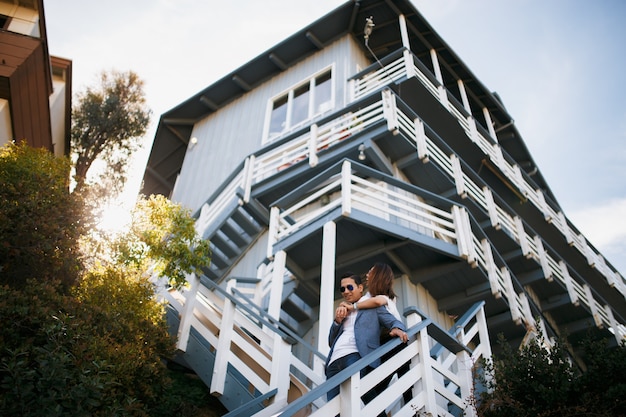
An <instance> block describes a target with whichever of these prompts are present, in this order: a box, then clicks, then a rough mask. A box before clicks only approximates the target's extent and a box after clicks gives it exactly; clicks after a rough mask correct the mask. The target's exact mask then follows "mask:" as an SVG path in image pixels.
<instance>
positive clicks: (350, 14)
mask: <svg viewBox="0 0 626 417" xmlns="http://www.w3.org/2000/svg"><path fill="white" fill-rule="evenodd" d="M399 15H404V17H405V19H406V22H407V27H408V31H409V34H408V35H409V43H410V45H411V51H412V52H413V53H414V54H415V55H416V56H417V57H418V58H419V59H420V60H422V62H429V61H430V50H431V49H435V50H436V51H437V54H438V60H439V64H440V66H441V67H442V69H443V70H444V71H445V72H447V73H448V74H450V75H452V76H453V77H454V80H456V79H462V80H463V82H464V84H465V87H466V89H467V91H468V95H470V96H471V97H472V98H473V100H475V101H476V102H478V103H480V104H481V105H482V106H484V107H487V108H488V109H489V111H490V114H491V116H492V118H493V122H494V124H495V126H496V128H498V127H499V128H500V131H501V133H502V135H506V136H507V140H506V141H505V142H503V143H501V146H502V147H503V148H504V149H505V151H506V152H507V153H508V154H509V155H511V156H512V157H513V158H514V159H515V160H516V161H517V162H518V163H520V165H523V167H524V169H525V170H527V171H528V172H531V171H534V173H533V180H534V181H535V182H536V183H537V185H538V186H539V187H540V188H541V189H542V190H543V191H544V192H545V193H547V195H548V196H549V197H550V198H551V199H552V200H553V201H555V202H556V199H555V198H554V195H553V194H552V192H551V191H550V189H549V188H548V185H547V184H546V182H545V180H544V179H543V177H542V175H541V173H540V172H539V171H538V170H536V165H535V163H534V161H533V160H532V158H531V156H530V153H529V152H528V149H527V148H526V145H525V144H524V142H523V140H522V139H521V136H520V135H519V133H518V132H517V129H516V127H515V125H514V123H513V119H512V118H511V116H510V115H509V114H508V112H507V111H506V109H505V107H504V105H503V103H502V102H501V101H500V99H499V97H498V96H497V94H495V93H492V92H490V91H489V90H488V89H487V88H485V86H483V84H482V83H481V82H480V81H479V80H478V79H477V78H476V77H475V76H474V74H472V72H471V71H470V69H469V68H468V67H467V66H466V65H465V64H464V63H463V62H462V61H461V59H460V58H459V57H458V56H457V55H456V54H455V53H454V51H453V50H452V49H451V48H450V47H449V46H448V45H447V44H446V43H445V41H444V40H443V39H442V38H441V37H440V36H439V35H438V34H437V33H436V32H435V30H434V29H433V28H432V27H431V26H430V24H429V23H428V22H427V21H426V19H425V18H424V17H423V16H422V15H421V14H420V13H419V12H418V10H417V9H416V8H415V7H414V6H413V4H412V3H411V1H410V0H351V1H348V2H346V3H344V4H343V5H341V6H339V7H337V8H336V9H335V10H333V11H331V12H329V13H328V14H326V15H325V16H323V17H321V18H320V19H318V20H316V21H315V22H313V23H311V24H310V25H308V26H306V27H304V28H303V29H301V30H300V31H298V32H296V33H294V34H293V35H291V36H290V37H288V38H287V39H285V40H284V41H282V42H280V43H278V44H277V45H275V46H273V47H271V48H270V49H268V50H267V51H265V52H263V53H261V54H260V55H258V56H257V57H256V58H253V59H252V60H250V61H248V62H247V63H246V64H244V65H242V66H241V67H239V68H237V69H235V70H234V71H232V72H231V73H229V74H227V75H226V76H224V77H223V78H221V79H219V80H218V81H216V82H215V83H213V84H211V85H210V86H208V87H207V88H205V89H203V90H201V91H199V92H198V93H196V94H195V95H193V96H192V97H190V98H189V99H187V100H185V101H184V102H182V103H180V104H179V105H177V106H176V107H174V108H172V109H170V110H168V111H167V112H165V113H164V114H163V115H162V116H161V118H160V120H159V124H158V127H157V131H156V135H155V138H154V142H153V145H152V150H151V153H150V156H149V159H148V163H147V166H146V171H145V174H144V179H143V180H144V182H143V186H142V192H143V193H144V194H146V195H149V194H164V195H170V193H171V191H172V189H173V187H174V184H175V181H176V178H177V176H178V174H179V172H180V169H181V167H182V163H183V160H184V157H185V152H186V150H187V145H188V143H189V140H190V137H191V133H192V130H193V126H194V124H195V123H196V122H198V121H199V120H201V119H203V118H205V117H206V116H208V115H210V114H212V113H214V112H216V111H218V110H219V109H220V108H222V107H223V106H225V105H227V104H228V103H230V102H232V101H233V100H236V99H237V98H239V97H241V96H242V95H243V94H245V93H246V92H248V91H250V90H252V89H254V88H255V87H257V86H258V85H260V84H261V83H263V82H265V81H266V80H268V79H270V78H272V77H274V76H275V75H277V74H279V73H281V72H282V71H285V70H286V69H288V68H290V67H292V66H293V65H295V64H296V63H298V62H299V61H301V60H303V59H305V58H307V57H308V56H310V55H312V54H314V53H315V52H317V51H319V50H321V49H323V48H324V47H325V46H326V45H329V44H330V43H331V42H333V41H334V40H336V39H338V38H340V37H342V36H344V35H346V34H350V35H352V36H354V37H355V39H357V40H358V44H359V45H361V46H362V48H363V51H364V53H365V54H366V55H367V56H371V54H370V53H369V52H368V51H367V50H366V48H365V45H364V44H363V42H362V39H363V30H364V24H365V19H366V18H367V17H370V16H373V17H374V21H375V24H376V26H375V36H372V37H371V38H370V40H369V46H370V48H371V49H372V51H373V52H374V53H375V55H376V56H377V57H384V56H386V55H388V54H390V53H392V52H394V51H397V50H399V49H400V48H402V46H403V45H402V40H401V36H400V30H399V26H398V16H399ZM373 61H374V58H372V62H373ZM444 79H445V76H444Z"/></svg>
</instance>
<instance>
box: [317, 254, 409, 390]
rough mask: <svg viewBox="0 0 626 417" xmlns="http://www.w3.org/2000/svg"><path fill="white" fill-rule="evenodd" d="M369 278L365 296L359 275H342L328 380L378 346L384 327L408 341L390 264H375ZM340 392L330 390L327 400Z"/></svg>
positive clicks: (367, 277)
mask: <svg viewBox="0 0 626 417" xmlns="http://www.w3.org/2000/svg"><path fill="white" fill-rule="evenodd" d="M366 281H367V282H368V285H369V288H370V292H369V293H368V294H366V295H363V292H364V289H363V283H362V282H361V277H360V276H358V275H355V274H346V275H344V276H343V277H342V278H341V287H340V290H341V295H342V296H343V298H344V301H343V302H342V303H341V304H340V305H339V307H337V310H336V311H335V319H334V321H333V324H332V326H331V328H330V333H329V335H328V344H329V345H330V352H329V354H328V359H327V361H326V378H327V379H329V378H331V377H332V376H334V375H336V374H338V373H339V372H340V371H342V370H343V369H345V368H347V367H348V366H350V365H352V364H353V363H355V362H356V361H358V360H359V359H361V358H362V357H364V356H365V355H367V354H368V353H370V352H372V351H373V350H375V349H376V348H377V347H379V346H380V332H381V329H391V331H389V336H392V337H399V338H400V339H401V340H402V341H403V342H405V343H406V341H407V340H408V337H407V334H406V331H405V330H406V329H405V327H404V324H403V323H402V321H400V315H399V314H398V311H397V308H396V307H395V294H394V292H393V288H392V284H393V271H392V270H391V267H390V266H389V265H387V264H383V263H377V264H375V265H374V266H373V267H372V268H371V269H370V270H369V272H368V273H367V275H366ZM390 311H391V312H390ZM392 312H393V314H392ZM380 362H381V361H380V360H376V361H374V362H372V363H371V364H370V366H368V367H367V368H366V369H364V370H363V371H362V372H361V377H363V376H365V375H366V374H367V373H368V372H369V371H371V370H372V369H373V368H375V367H377V366H378V365H380ZM338 394H339V387H336V388H334V389H333V390H331V391H329V392H328V395H327V397H328V400H331V399H332V398H334V397H336V396H337V395H338ZM368 397H369V398H368ZM364 400H365V402H369V401H368V400H371V394H370V395H369V396H365V397H364Z"/></svg>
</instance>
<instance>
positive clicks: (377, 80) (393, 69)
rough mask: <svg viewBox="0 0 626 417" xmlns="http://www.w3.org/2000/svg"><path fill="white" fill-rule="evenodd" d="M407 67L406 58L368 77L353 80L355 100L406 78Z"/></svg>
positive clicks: (373, 72) (395, 61)
mask: <svg viewBox="0 0 626 417" xmlns="http://www.w3.org/2000/svg"><path fill="white" fill-rule="evenodd" d="M406 75H407V74H406V65H404V57H403V56H400V58H398V59H396V60H394V61H393V62H391V63H390V64H388V65H386V66H383V67H382V68H380V67H379V68H378V69H377V70H375V71H372V72H368V73H367V74H366V75H364V76H362V77H360V78H357V79H355V80H353V84H354V85H353V88H352V91H353V94H354V96H353V97H354V100H358V99H359V98H361V97H363V96H365V95H367V94H368V93H370V92H372V91H375V90H377V89H380V88H382V87H384V86H387V85H389V84H390V83H392V82H394V81H396V80H399V79H400V78H402V77H405V76H406Z"/></svg>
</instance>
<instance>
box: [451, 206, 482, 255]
mask: <svg viewBox="0 0 626 417" xmlns="http://www.w3.org/2000/svg"><path fill="white" fill-rule="evenodd" d="M452 220H453V222H454V229H455V232H456V243H457V246H458V248H459V255H460V256H461V257H462V258H464V259H465V260H467V263H468V264H470V265H472V267H474V266H476V253H475V249H474V243H473V241H472V238H473V234H472V228H471V225H470V221H469V215H468V214H467V211H466V209H465V208H463V207H459V206H452Z"/></svg>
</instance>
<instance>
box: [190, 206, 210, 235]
mask: <svg viewBox="0 0 626 417" xmlns="http://www.w3.org/2000/svg"><path fill="white" fill-rule="evenodd" d="M210 217H211V208H210V206H209V205H208V204H207V203H204V204H203V205H202V208H201V209H200V215H199V216H198V218H197V219H196V223H195V224H194V227H195V229H196V233H197V234H198V236H200V237H203V235H204V232H205V231H206V229H207V227H209V218H210Z"/></svg>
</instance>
